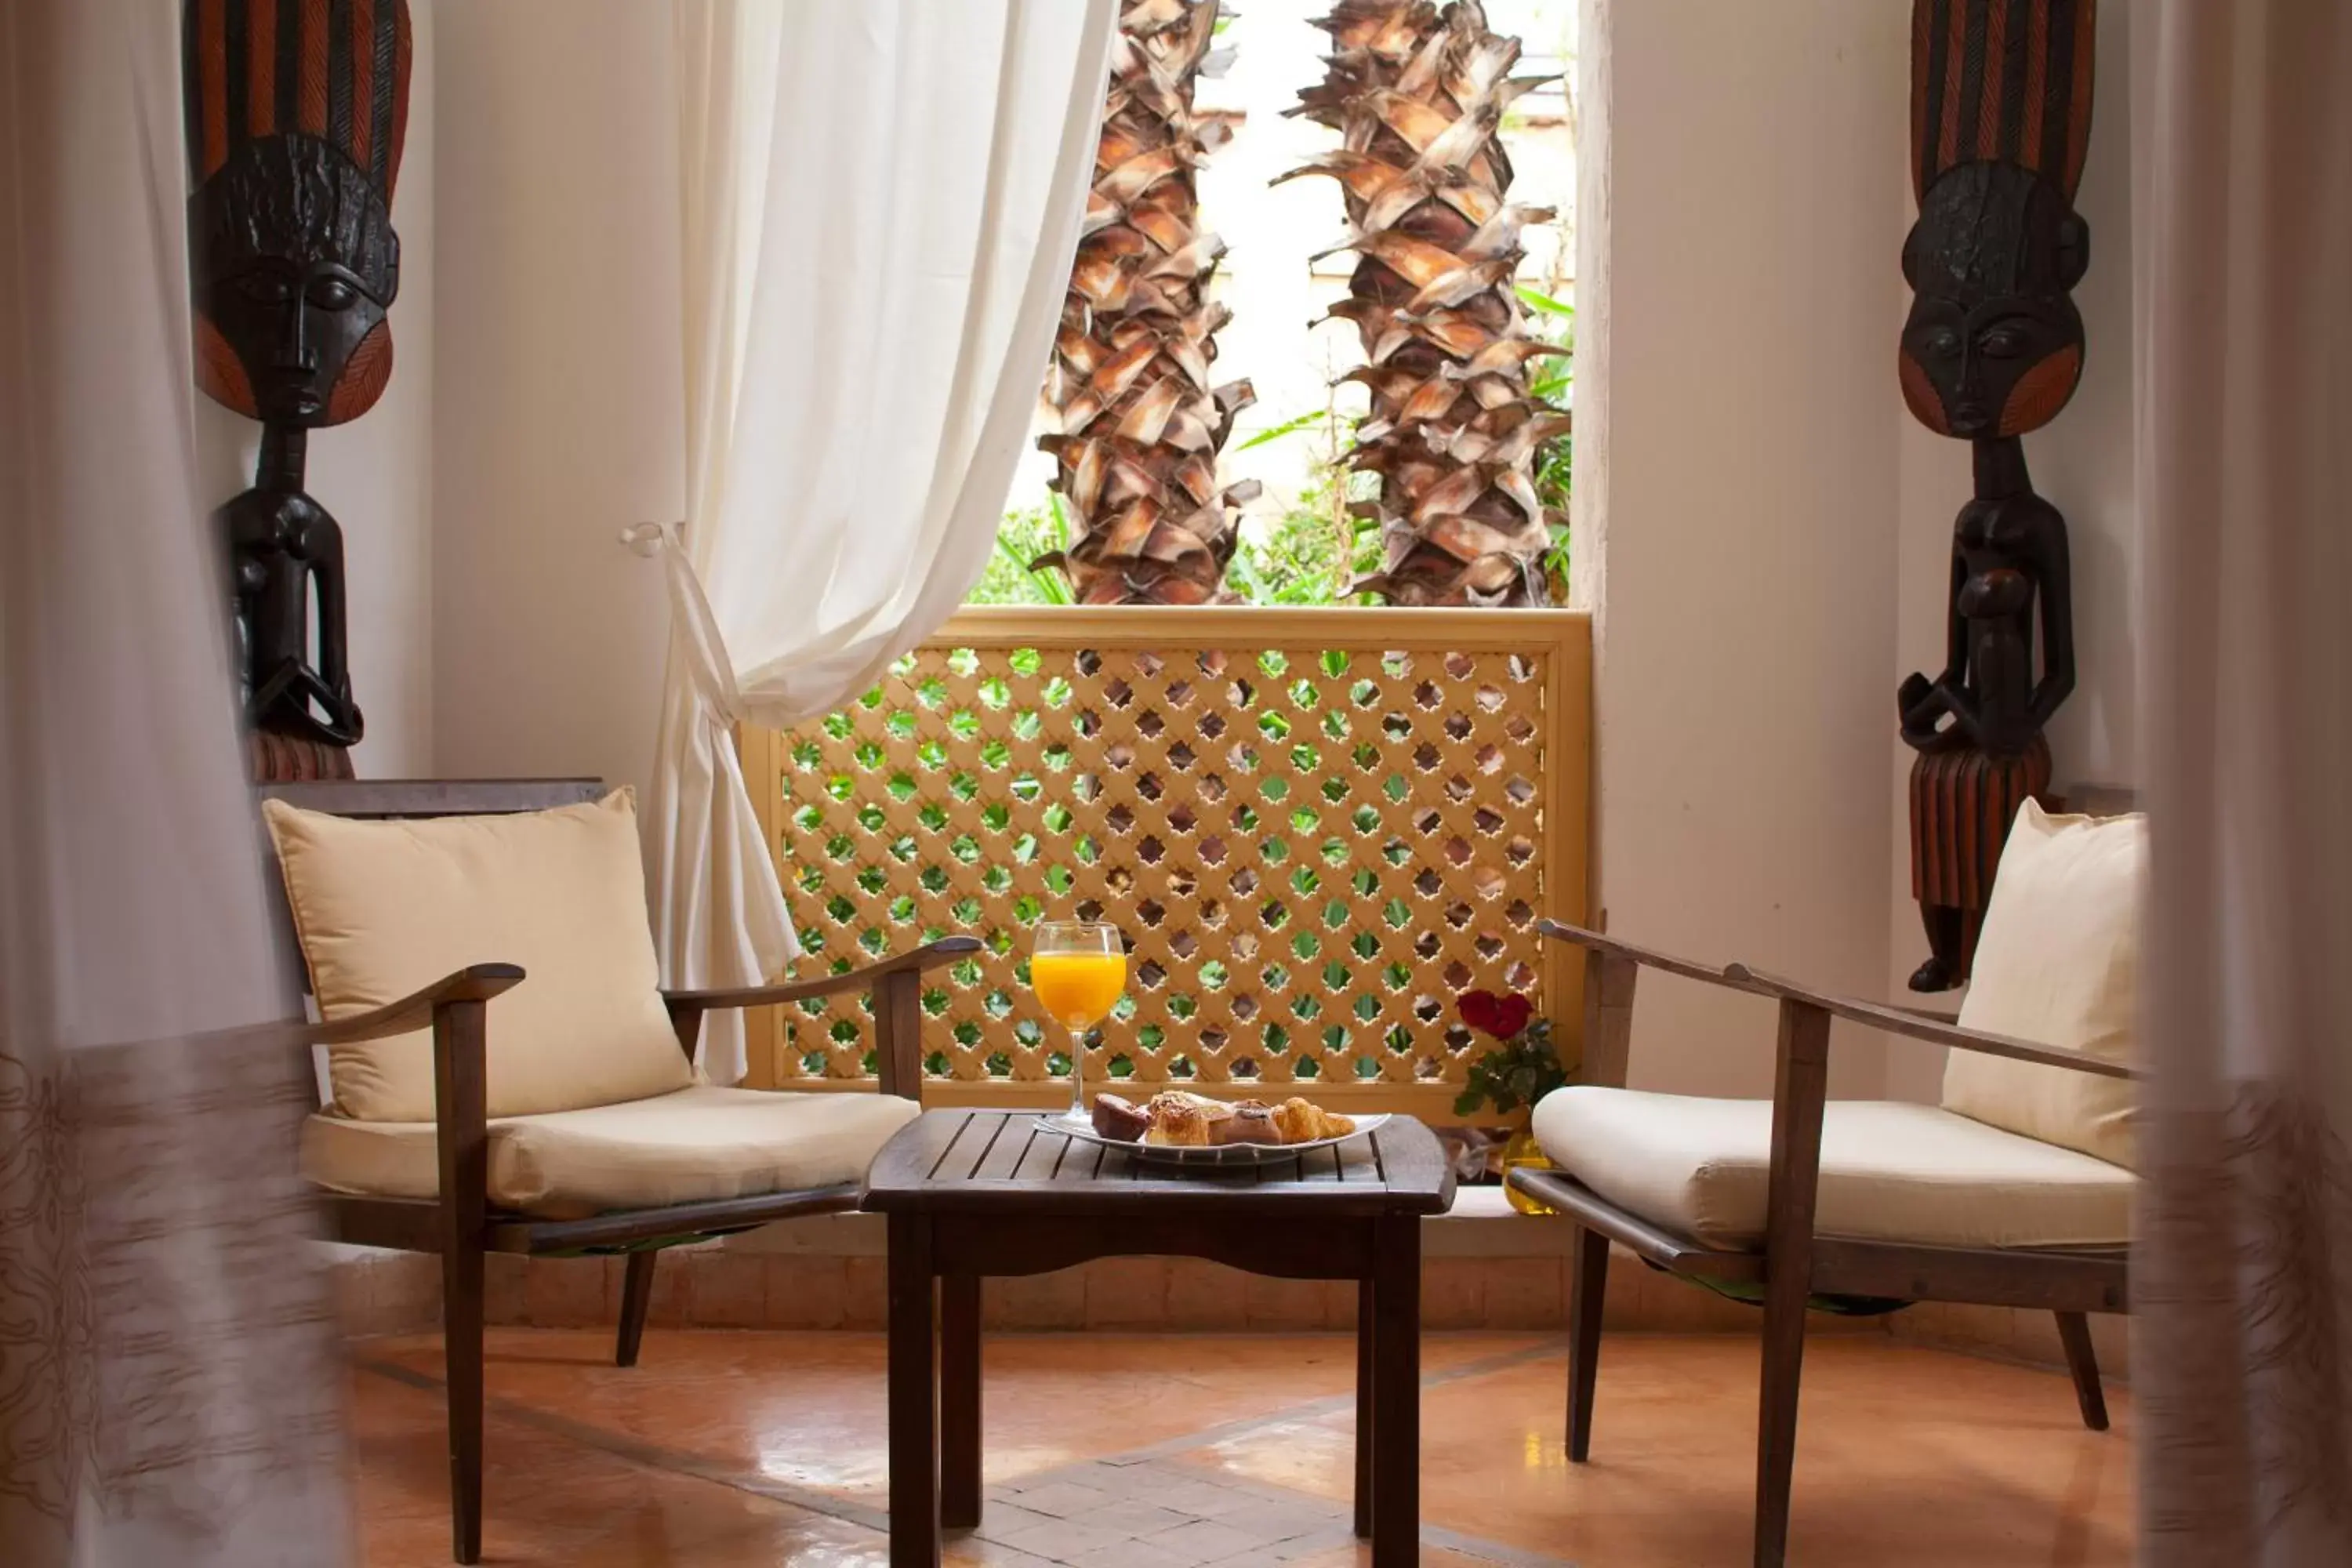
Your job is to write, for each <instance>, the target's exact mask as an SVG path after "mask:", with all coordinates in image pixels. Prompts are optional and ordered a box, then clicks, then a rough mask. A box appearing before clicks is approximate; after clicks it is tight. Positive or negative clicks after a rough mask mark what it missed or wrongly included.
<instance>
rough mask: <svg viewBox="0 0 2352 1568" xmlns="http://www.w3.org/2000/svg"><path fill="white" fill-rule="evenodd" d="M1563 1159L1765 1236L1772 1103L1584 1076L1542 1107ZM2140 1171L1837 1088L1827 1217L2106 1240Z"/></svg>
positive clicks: (1889, 1231)
mask: <svg viewBox="0 0 2352 1568" xmlns="http://www.w3.org/2000/svg"><path fill="white" fill-rule="evenodd" d="M1533 1125H1534V1128H1535V1133H1536V1138H1537V1141H1538V1142H1540V1143H1541V1144H1542V1145H1543V1150H1544V1152H1545V1153H1546V1154H1547V1155H1549V1156H1550V1158H1551V1161H1552V1163H1554V1164H1556V1165H1558V1166H1559V1167H1560V1168H1561V1169H1562V1170H1564V1171H1566V1172H1568V1173H1570V1175H1572V1176H1574V1177H1575V1178H1576V1179H1577V1180H1578V1181H1580V1182H1581V1183H1583V1184H1585V1185H1586V1186H1588V1187H1591V1189H1592V1190H1593V1191H1594V1192H1595V1193H1597V1194H1600V1195H1601V1197H1603V1198H1606V1199H1607V1200H1609V1202H1611V1203H1612V1204H1615V1205H1617V1206H1618V1207H1620V1208H1622V1209H1625V1210H1627V1211H1628V1212H1630V1213H1632V1214H1635V1215H1640V1216H1641V1217H1642V1218H1643V1219H1645V1220H1648V1221H1649V1222H1650V1223H1651V1224H1653V1225H1655V1226H1660V1227H1661V1228H1663V1229H1665V1230H1669V1231H1674V1232H1676V1233H1679V1234H1681V1235H1684V1236H1688V1237H1695V1238H1696V1239H1697V1240H1700V1241H1703V1242H1706V1243H1707V1244H1708V1245H1710V1246H1714V1247H1754V1246H1756V1245H1757V1244H1758V1243H1759V1242H1760V1241H1762V1239H1763V1237H1764V1195H1765V1185H1766V1179H1767V1176H1768V1174H1769V1170H1770V1167H1771V1161H1772V1102H1771V1101H1769V1100H1700V1099H1696V1098H1693V1097H1690V1096H1686V1095H1678V1094H1649V1093H1644V1092H1643V1091H1640V1090H1637V1089H1601V1088H1597V1087H1594V1086H1591V1085H1584V1084H1578V1085H1571V1086H1570V1087H1569V1088H1567V1089H1555V1090H1553V1091H1552V1092H1551V1093H1550V1094H1549V1095H1547V1096H1545V1097H1544V1100H1543V1103H1542V1104H1540V1105H1538V1106H1537V1107H1536V1110H1535V1119H1534V1123H1533ZM2132 1183H2133V1177H2132V1173H2130V1172H2129V1171H2126V1170H2125V1169H2123V1168H2122V1167H2121V1166H2117V1165H2111V1164H2109V1163H2106V1162H2105V1161H2104V1160H2095V1159H2093V1158H2092V1157H2091V1156H2089V1155H2088V1154H2084V1153H2079V1152H2076V1151H2074V1150H2072V1149H2061V1148H2058V1147H2056V1146H2054V1145H2053V1144H2049V1143H2042V1142H2035V1141H2034V1140H2033V1139H2031V1138H2025V1137H2021V1136H2020V1135H2019V1134H2017V1133H2014V1132H2005V1131H2001V1130H2000V1129H1999V1128H1997V1127H1990V1126H1987V1125H1986V1124H1985V1123H1983V1122H1981V1121H1972V1120H1971V1119H1969V1118H1968V1117H1965V1116H1960V1115H1957V1114H1955V1113H1954V1112H1952V1111H1948V1110H1940V1109H1938V1108H1937V1107H1935V1106H1932V1105H1914V1104H1910V1103H1908V1102H1905V1101H1897V1100H1832V1101H1830V1103H1829V1106H1828V1108H1827V1111H1826V1114H1825V1115H1824V1117H1823V1119H1822V1173H1821V1185H1820V1187H1819V1189H1818V1194H1819V1195H1818V1198H1817V1200H1816V1206H1815V1210H1814V1222H1813V1227H1814V1229H1815V1230H1816V1231H1817V1232H1818V1233H1819V1234H1821V1235H1823V1236H1838V1237H1853V1238H1857V1239H1864V1240H1871V1241H1897V1242H1910V1243H1913V1244H1916V1245H1920V1246H1932V1247H2099V1246H2110V1245H2119V1244H2122V1243H2126V1242H2127V1241H2129V1240H2130V1238H2131V1210H2132Z"/></svg>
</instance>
